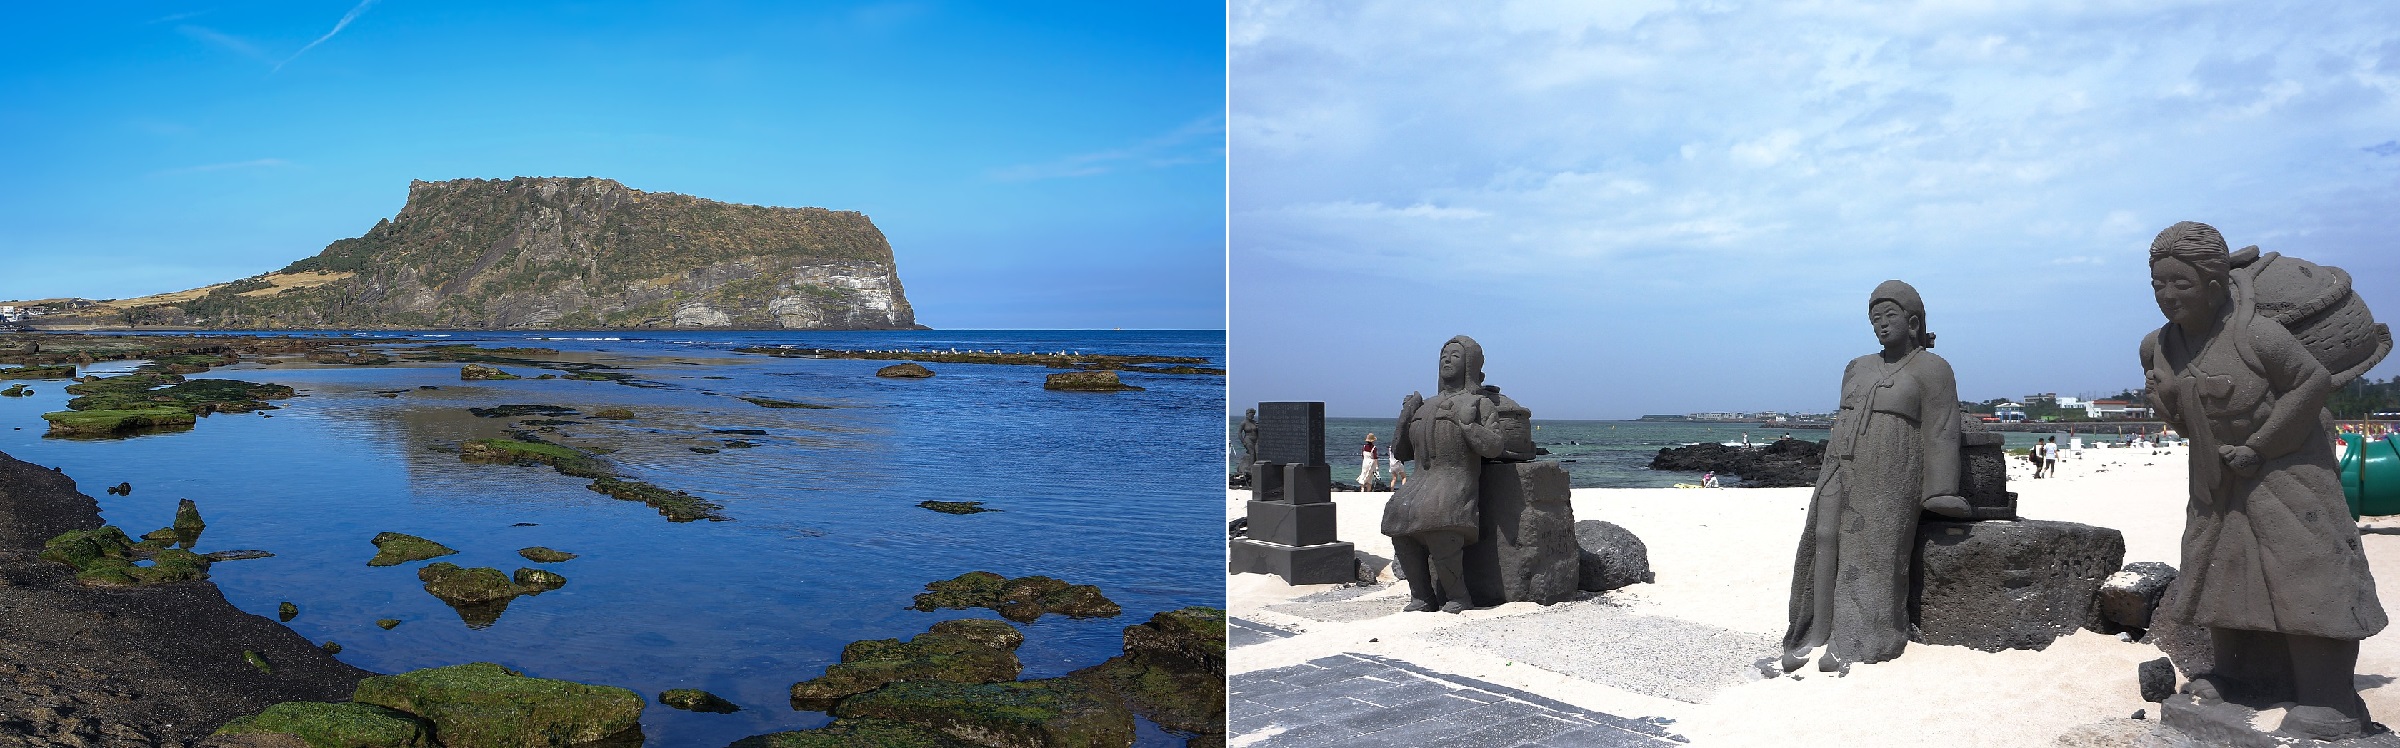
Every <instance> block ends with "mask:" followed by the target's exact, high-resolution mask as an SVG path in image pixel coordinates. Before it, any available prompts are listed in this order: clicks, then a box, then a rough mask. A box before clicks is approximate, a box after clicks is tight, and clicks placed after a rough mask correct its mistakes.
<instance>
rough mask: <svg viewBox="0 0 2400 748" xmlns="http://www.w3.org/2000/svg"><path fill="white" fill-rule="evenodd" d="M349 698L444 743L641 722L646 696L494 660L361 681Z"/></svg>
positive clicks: (616, 728) (534, 740) (457, 746)
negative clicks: (405, 719) (529, 672)
mask: <svg viewBox="0 0 2400 748" xmlns="http://www.w3.org/2000/svg"><path fill="white" fill-rule="evenodd" d="M350 699H351V700H352V701H355V702H358V703H361V704H373V705H375V706H381V707H387V708H390V709H397V710H399V711H402V712H407V713H409V714H413V715H416V716H417V717H419V718H422V719H424V720H425V721H427V722H431V723H433V734H434V735H435V736H436V737H437V738H439V739H440V740H441V744H442V745H443V746H444V747H445V748H548V747H553V746H555V747H558V748H564V747H565V746H573V745H579V744H583V743H591V742H595V741H598V740H601V739H604V738H614V737H617V736H619V735H621V734H623V733H625V732H626V731H628V730H639V729H640V728H641V719H642V708H643V706H645V702H644V700H643V699H642V697H641V695H639V694H636V693H634V692H632V691H628V690H625V689H622V688H616V687H612V686H594V685H587V684H583V683H574V682H571V681H563V680H550V679H547V678H528V677H525V675H524V674H522V673H518V672H516V671H514V670H510V669H508V668H505V667H501V666H499V665H496V664H493V663H489V662H474V663H468V664H465V665H452V666H449V667H439V668H430V669H425V670H416V671H411V672H406V673H401V674H399V675H382V676H376V677H372V678H368V679H366V680H362V681H359V683H358V690H357V691H356V692H355V693H353V694H351V696H350Z"/></svg>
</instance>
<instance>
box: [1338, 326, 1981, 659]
mask: <svg viewBox="0 0 2400 748" xmlns="http://www.w3.org/2000/svg"><path fill="white" fill-rule="evenodd" d="M1953 410H1956V409H1955V408H1953ZM1499 423H1500V405H1499V404H1498V403H1496V402H1494V401H1493V399H1492V397H1491V396H1490V395H1489V394H1487V393H1486V392H1485V391H1484V386H1483V346H1481V345H1478V344H1477V343H1476V342H1475V339H1474V338H1470V337H1467V336H1465V335H1460V336H1458V337H1455V338H1451V339H1450V340H1449V342H1446V343H1443V344H1442V357H1441V388H1440V390H1439V391H1438V392H1436V393H1435V394H1434V396H1433V399H1432V400H1430V401H1428V400H1426V399H1424V396H1423V395H1420V394H1418V393H1414V392H1412V393H1409V395H1408V397H1407V398H1406V399H1403V400H1402V401H1401V402H1400V423H1399V426H1398V428H1396V429H1394V431H1393V433H1394V434H1395V436H1394V438H1393V439H1392V443H1391V450H1392V456H1393V457H1394V458H1397V459H1400V460H1403V461H1410V460H1413V461H1415V462H1416V463H1417V466H1416V471H1415V473H1414V474H1413V475H1412V476H1410V478H1409V479H1408V482H1407V483H1405V484H1402V485H1401V486H1400V487H1399V488H1397V489H1395V490H1394V491H1393V492H1392V498H1391V500H1390V501H1388V502H1386V503H1385V504H1384V505H1383V534H1385V535H1388V536H1391V538H1392V555H1393V556H1394V557H1395V558H1394V561H1396V562H1397V563H1399V564H1400V569H1401V571H1402V572H1403V574H1405V575H1406V576H1407V577H1408V597H1409V601H1408V607H1407V610H1410V611H1426V610H1434V609H1436V608H1437V607H1438V608H1439V609H1440V610H1441V611H1442V612H1445V613H1457V612H1459V611H1463V610H1466V609H1467V608H1469V607H1471V606H1472V603H1473V601H1472V599H1471V598H1470V596H1469V595H1468V592H1467V579H1466V571H1465V565H1464V561H1463V559H1464V555H1465V554H1464V551H1465V549H1466V547H1467V546H1468V545H1471V544H1473V543H1474V542H1475V538H1476V529H1477V523H1478V520H1479V519H1480V517H1479V515H1478V514H1477V502H1478V500H1479V498H1480V497H1479V495H1478V493H1477V490H1478V485H1479V484H1480V483H1481V482H1482V480H1483V461H1484V460H1485V459H1487V458H1493V457H1498V456H1500V454H1501V452H1502V451H1503V449H1504V447H1505V444H1504V439H1503V438H1502V436H1501V433H1500V429H1499V428H1498V427H1499Z"/></svg>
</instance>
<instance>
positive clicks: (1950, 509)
mask: <svg viewBox="0 0 2400 748" xmlns="http://www.w3.org/2000/svg"><path fill="white" fill-rule="evenodd" d="M1924 506H1925V511H1928V512H1932V513H1934V514H1939V515H1942V516H1944V517H1949V518H1951V519H1966V518H1967V515H1970V514H1974V513H1975V508H1974V507H1973V506H1971V505H1969V504H1967V500H1966V499H1964V498H1960V497H1957V496H1952V495H1949V494H1943V495H1940V496H1932V497H1927V498H1926V499H1925V503H1924Z"/></svg>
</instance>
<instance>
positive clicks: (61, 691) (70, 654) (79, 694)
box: [0, 455, 372, 745]
mask: <svg viewBox="0 0 2400 748" xmlns="http://www.w3.org/2000/svg"><path fill="white" fill-rule="evenodd" d="M101 527H102V525H101V522H100V516H99V506H98V504H97V503H95V502H94V501H93V500H92V499H91V497H89V496H85V495H83V494H82V493H81V492H79V491H77V490H76V488H75V484H74V482H73V481H71V480H69V479H68V478H67V477H66V476H64V475H61V474H59V473H57V472H54V471H51V470H50V469H48V468H45V467H41V466H38V465H32V464H28V463H25V462H22V461H19V460H16V459H13V458H10V457H8V456H6V455H0V586H4V587H5V589H4V590H0V596H4V597H5V598H6V599H7V601H8V605H7V606H5V607H0V628H5V629H7V631H8V632H9V634H8V636H5V637H0V672H7V673H9V675H6V676H0V692H7V693H24V692H29V691H34V690H37V689H38V690H42V691H48V692H51V693H52V694H53V695H52V696H50V697H47V699H48V701H49V703H52V704H54V705H56V706H59V707H63V708H60V709H55V710H49V711H38V710H37V711H11V712H10V716H9V717H8V718H5V720H0V722H4V726H0V734H5V735H13V736H18V737H22V738H23V739H25V740H26V741H28V742H27V744H31V745H66V744H70V743H72V742H73V741H74V740H82V741H85V742H87V743H91V744H94V745H98V744H104V743H105V744H136V743H137V742H138V743H139V744H173V745H190V744H193V743H196V742H198V741H200V740H202V739H204V738H206V737H207V736H208V735H209V733H210V732H212V731H214V730H215V729H216V728H217V727H218V726H220V725H223V724H225V723H227V722H229V721H232V720H233V719H234V718H236V717H240V716H243V715H249V714H255V713H258V712H259V711H261V710H263V709H266V708H267V707H269V706H271V705H273V704H277V703H281V702H287V701H338V700H341V699H344V698H347V697H348V696H349V694H350V692H351V690H352V689H353V688H354V687H355V686H356V685H357V683H358V681H359V680H360V679H362V678H365V677H367V676H370V675H372V673H369V672H367V671H364V670H360V669H358V668H355V667H351V666H349V665H346V664H343V663H342V662H340V661H339V660H335V659H334V658H333V657H332V656H331V655H328V654H326V653H325V652H324V651H323V650H321V649H319V648H318V647H317V646H316V644H315V643H313V642H310V641H308V640H307V639H304V638H301V637H300V635H298V634H295V633H293V632H292V631H291V630H290V629H287V628H284V627H283V626H282V625H280V624H277V623H275V622H274V621H273V620H271V619H269V618H265V617H261V616H257V615H253V614H250V613H245V612H243V611H241V610H240V609H238V608H235V607H234V606H233V605H232V604H231V603H228V602H227V601H226V600H225V598H224V596H223V595H222V594H221V593H219V592H218V590H217V587H216V585H214V584H211V583H209V582H207V581H181V582H172V583H164V584H155V585H149V586H142V587H131V588H94V587H87V586H83V585H79V584H76V582H75V571H74V570H73V569H71V568H69V567H68V566H66V565H64V564H60V563H56V562H52V561H44V560H42V559H40V558H39V555H40V553H41V551H42V546H43V544H44V543H45V542H46V541H48V540H49V539H51V538H54V537H57V536H59V535H61V534H64V533H67V532H70V531H76V530H99V529H100V528H101ZM245 651H247V652H250V653H252V654H254V655H257V656H258V657H259V659H261V660H264V661H266V662H269V663H272V664H273V669H274V673H273V674H268V673H265V672H262V671H260V670H259V669H258V668H256V667H253V666H252V665H251V664H250V663H249V662H248V661H247V660H246V659H245V658H244V657H243V653H244V652H245ZM87 719H88V720H91V721H92V722H93V723H95V724H93V725H92V727H91V728H90V729H96V730H97V731H98V732H97V733H96V734H98V735H101V736H110V739H112V740H114V741H116V742H114V743H111V742H109V741H107V740H95V739H93V738H87V737H81V736H78V737H76V738H68V737H66V735H68V734H69V733H71V732H74V731H76V729H77V728H76V723H81V722H82V721H84V720H87Z"/></svg>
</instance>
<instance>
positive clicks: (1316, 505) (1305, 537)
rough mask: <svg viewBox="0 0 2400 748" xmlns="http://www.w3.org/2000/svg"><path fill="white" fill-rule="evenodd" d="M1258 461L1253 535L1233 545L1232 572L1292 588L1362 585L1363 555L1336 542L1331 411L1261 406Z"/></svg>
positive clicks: (1253, 471) (1230, 550)
mask: <svg viewBox="0 0 2400 748" xmlns="http://www.w3.org/2000/svg"><path fill="white" fill-rule="evenodd" d="M1254 457H1255V458H1256V459H1257V460H1258V461H1257V462H1254V463H1251V465H1250V468H1251V474H1252V475H1254V476H1256V478H1255V479H1254V480H1252V481H1251V482H1250V528H1249V531H1248V535H1247V536H1246V537H1239V538H1234V539H1232V540H1231V541H1229V546H1228V547H1227V549H1226V571H1228V572H1230V573H1234V574H1244V573H1256V574H1273V575H1276V576H1279V577H1282V578H1283V581H1285V582H1288V583H1291V584H1337V583H1342V582H1351V581H1356V580H1357V579H1358V560H1357V554H1356V553H1355V552H1354V551H1353V550H1352V547H1351V545H1350V544H1349V543H1346V542H1342V541H1340V540H1336V539H1335V538H1334V505H1333V466H1332V465H1327V464H1325V404H1324V403H1316V402H1308V403H1259V404H1258V452H1257V453H1256V454H1255V455H1254Z"/></svg>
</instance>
